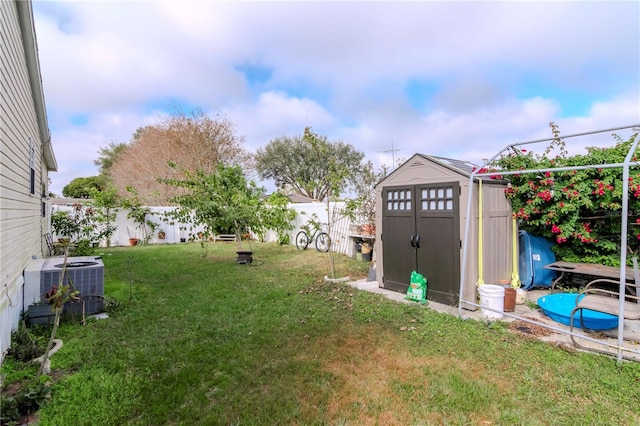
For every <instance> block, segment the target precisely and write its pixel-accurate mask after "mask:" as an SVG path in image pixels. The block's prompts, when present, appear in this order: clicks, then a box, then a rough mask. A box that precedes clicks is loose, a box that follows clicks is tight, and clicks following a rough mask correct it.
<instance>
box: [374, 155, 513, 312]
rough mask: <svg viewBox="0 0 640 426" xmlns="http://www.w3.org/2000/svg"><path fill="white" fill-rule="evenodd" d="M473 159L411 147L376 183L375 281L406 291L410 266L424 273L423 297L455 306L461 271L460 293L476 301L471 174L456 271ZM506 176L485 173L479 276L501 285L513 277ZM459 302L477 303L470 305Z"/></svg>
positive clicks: (474, 205) (474, 204) (475, 215)
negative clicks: (417, 151) (465, 241)
mask: <svg viewBox="0 0 640 426" xmlns="http://www.w3.org/2000/svg"><path fill="white" fill-rule="evenodd" d="M474 167H475V166H474V165H473V164H471V163H469V162H466V161H460V160H453V159H448V158H442V157H436V156H431V155H424V154H415V155H414V156H412V157H411V158H410V159H409V160H408V161H406V162H405V163H403V164H402V165H401V166H400V167H398V168H397V169H396V170H394V171H393V172H392V173H391V174H389V176H387V177H386V178H385V179H383V180H382V181H380V183H378V185H377V186H376V228H377V229H379V230H380V231H379V232H378V235H379V239H380V243H379V244H376V245H375V247H374V250H375V259H376V278H377V280H378V283H379V286H380V287H382V288H385V289H389V290H393V291H397V292H401V293H404V292H406V291H407V288H408V286H409V282H410V278H411V272H412V271H414V270H415V271H417V272H419V273H421V274H422V275H424V276H425V277H426V278H427V280H428V283H427V284H428V293H427V298H428V299H429V300H433V301H435V302H439V303H445V304H448V305H451V306H456V305H457V304H458V300H459V293H460V278H461V273H462V274H464V278H465V279H464V282H465V283H466V284H465V285H464V287H463V290H462V291H463V299H464V300H470V301H471V300H476V283H477V282H478V278H479V268H478V265H479V262H478V257H479V254H480V250H479V249H480V248H479V247H478V241H479V238H478V229H479V227H478V205H479V199H478V196H479V194H480V192H479V191H478V189H479V184H478V183H477V182H475V181H474V185H475V188H474V190H473V194H474V199H473V200H472V203H471V205H472V212H471V214H472V215H473V216H472V219H473V220H472V221H471V222H472V223H473V226H472V227H470V230H469V233H470V235H469V238H468V244H469V249H468V253H469V259H468V262H467V268H466V270H465V271H461V253H462V241H463V237H464V232H465V229H464V228H465V223H466V215H467V212H466V211H465V210H466V209H467V201H468V196H469V195H468V194H469V182H470V179H469V178H470V175H471V173H472V172H473V170H474ZM505 188H506V182H504V181H501V180H496V179H490V178H488V177H485V178H483V180H482V206H483V208H482V225H483V226H482V228H483V232H482V242H483V243H482V254H483V262H482V266H483V267H482V268H481V271H480V272H482V277H481V278H482V280H483V281H484V282H485V283H487V284H488V283H493V284H498V283H499V281H500V280H509V281H510V279H511V276H512V272H513V270H512V264H513V262H512V260H513V255H512V253H513V252H512V244H513V234H512V232H513V230H512V223H513V221H512V215H511V205H510V203H509V201H508V200H507V198H506V197H505V196H504V189H505ZM463 307H464V308H468V309H474V308H473V307H471V306H463Z"/></svg>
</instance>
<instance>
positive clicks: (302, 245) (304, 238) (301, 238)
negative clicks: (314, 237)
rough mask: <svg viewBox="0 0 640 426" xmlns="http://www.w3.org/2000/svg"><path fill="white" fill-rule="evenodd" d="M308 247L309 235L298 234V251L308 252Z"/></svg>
mask: <svg viewBox="0 0 640 426" xmlns="http://www.w3.org/2000/svg"><path fill="white" fill-rule="evenodd" d="M308 245H309V236H308V235H307V233H306V232H304V231H300V232H298V234H297V235H296V247H298V250H306V249H307V246H308Z"/></svg>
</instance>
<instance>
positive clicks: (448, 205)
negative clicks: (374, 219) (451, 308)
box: [382, 182, 460, 305]
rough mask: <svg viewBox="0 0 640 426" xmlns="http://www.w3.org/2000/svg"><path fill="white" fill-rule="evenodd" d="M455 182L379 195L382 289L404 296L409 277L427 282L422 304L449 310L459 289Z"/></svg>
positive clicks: (457, 190) (392, 189) (388, 190)
mask: <svg viewBox="0 0 640 426" xmlns="http://www.w3.org/2000/svg"><path fill="white" fill-rule="evenodd" d="M459 196H460V186H459V184H458V182H448V183H439V184H424V185H415V186H414V185H412V186H398V187H388V188H385V189H384V190H383V199H384V200H385V201H384V207H383V212H384V213H383V222H382V242H383V244H384V257H383V262H384V277H383V286H384V288H388V289H390V290H394V291H399V292H406V291H407V287H408V286H409V281H410V278H411V271H414V270H415V271H418V272H419V273H421V274H423V275H424V276H425V277H427V281H428V284H427V285H428V293H427V294H428V298H429V300H433V301H436V302H440V303H446V304H448V305H455V304H457V302H458V286H459V283H460V208H459V199H460V197H459Z"/></svg>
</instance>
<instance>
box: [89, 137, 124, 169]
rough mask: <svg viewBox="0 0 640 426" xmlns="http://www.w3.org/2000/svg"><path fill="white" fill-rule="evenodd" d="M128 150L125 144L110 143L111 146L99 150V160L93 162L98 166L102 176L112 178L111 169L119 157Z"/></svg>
mask: <svg viewBox="0 0 640 426" xmlns="http://www.w3.org/2000/svg"><path fill="white" fill-rule="evenodd" d="M126 148H127V144H126V143H124V142H113V141H112V142H109V145H107V146H105V147H103V148H100V149H99V150H98V158H97V159H96V160H95V161H94V162H93V164H95V165H96V166H98V168H99V171H100V175H102V176H105V177H107V178H110V177H111V167H112V166H113V163H115V162H116V160H117V158H118V156H119V155H120V154H121V153H122V152H123V151H124V150H125V149H126Z"/></svg>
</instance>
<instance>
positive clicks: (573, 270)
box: [543, 261, 635, 290]
mask: <svg viewBox="0 0 640 426" xmlns="http://www.w3.org/2000/svg"><path fill="white" fill-rule="evenodd" d="M543 268H544V269H551V270H553V271H557V272H560V275H558V278H556V279H555V280H553V282H552V283H551V289H552V290H553V289H554V288H555V286H556V284H558V283H559V282H561V281H562V280H563V279H565V278H566V275H567V274H577V275H586V276H591V277H594V280H598V279H602V278H606V279H609V280H617V279H619V277H620V268H618V267H614V266H606V265H596V264H592V263H574V262H563V261H560V262H553V263H551V264H549V265H545V266H543ZM625 278H626V280H625V281H630V282H633V281H635V275H634V272H633V268H630V267H627V269H626V277H625ZM594 280H592V281H590V283H591V282H593V281H594ZM616 283H617V282H616ZM587 286H589V284H587Z"/></svg>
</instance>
